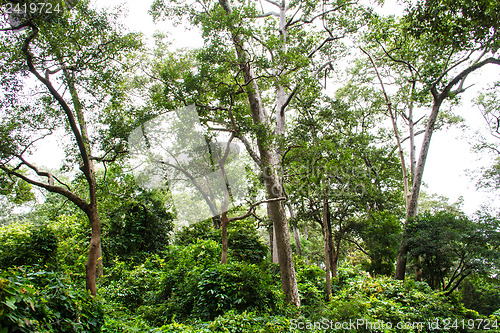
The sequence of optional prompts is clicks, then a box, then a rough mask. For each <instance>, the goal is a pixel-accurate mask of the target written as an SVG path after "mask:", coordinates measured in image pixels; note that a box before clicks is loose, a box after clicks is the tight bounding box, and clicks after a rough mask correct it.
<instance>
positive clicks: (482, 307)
mask: <svg viewBox="0 0 500 333" xmlns="http://www.w3.org/2000/svg"><path fill="white" fill-rule="evenodd" d="M459 292H460V297H461V300H462V302H463V303H464V305H465V306H466V307H467V308H470V309H473V310H476V311H477V312H479V313H481V314H483V315H487V316H488V315H491V314H493V313H494V312H495V311H497V310H499V309H500V279H499V278H498V277H496V278H492V277H489V276H484V275H479V274H474V275H472V276H470V277H468V278H467V279H466V280H465V281H464V282H463V283H462V284H461V285H460V287H459Z"/></svg>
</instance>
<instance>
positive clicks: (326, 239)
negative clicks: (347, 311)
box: [323, 198, 332, 300]
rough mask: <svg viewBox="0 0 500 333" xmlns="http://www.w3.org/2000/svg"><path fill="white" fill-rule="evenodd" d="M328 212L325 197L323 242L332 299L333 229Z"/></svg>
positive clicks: (326, 274)
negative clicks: (330, 226) (330, 225)
mask: <svg viewBox="0 0 500 333" xmlns="http://www.w3.org/2000/svg"><path fill="white" fill-rule="evenodd" d="M329 215H330V214H329V212H328V199H326V198H324V199H323V244H324V251H325V276H326V298H327V300H330V297H331V296H332V281H331V275H330V272H331V262H332V261H331V259H332V258H331V253H332V249H331V245H332V242H331V238H332V234H331V233H330V231H331V229H330V228H329V227H328V225H329V224H330V223H329V222H330V221H329V220H330V216H329Z"/></svg>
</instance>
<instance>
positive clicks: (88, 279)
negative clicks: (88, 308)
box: [85, 207, 102, 296]
mask: <svg viewBox="0 0 500 333" xmlns="http://www.w3.org/2000/svg"><path fill="white" fill-rule="evenodd" d="M88 218H89V221H90V227H91V229H92V235H91V237H90V246H89V253H88V257H87V263H86V264H85V286H86V288H87V290H90V294H91V295H92V296H96V295H97V287H96V277H97V276H98V275H97V273H98V271H97V267H98V266H102V258H99V251H100V249H101V221H100V219H99V214H98V213H97V208H96V207H90V209H89V213H88Z"/></svg>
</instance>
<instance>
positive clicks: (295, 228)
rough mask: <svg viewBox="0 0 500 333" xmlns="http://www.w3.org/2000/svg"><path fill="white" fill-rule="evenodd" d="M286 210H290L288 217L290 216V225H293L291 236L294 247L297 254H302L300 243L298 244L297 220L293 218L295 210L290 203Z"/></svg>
mask: <svg viewBox="0 0 500 333" xmlns="http://www.w3.org/2000/svg"><path fill="white" fill-rule="evenodd" d="M288 210H289V211H290V217H291V218H292V227H293V237H294V239H295V248H296V249H297V254H298V255H299V256H302V245H301V244H300V231H299V226H298V222H297V220H296V219H295V212H294V210H293V208H292V206H291V205H288Z"/></svg>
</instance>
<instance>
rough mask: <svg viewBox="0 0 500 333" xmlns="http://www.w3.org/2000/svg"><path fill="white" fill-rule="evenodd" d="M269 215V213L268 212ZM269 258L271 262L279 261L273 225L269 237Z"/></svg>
mask: <svg viewBox="0 0 500 333" xmlns="http://www.w3.org/2000/svg"><path fill="white" fill-rule="evenodd" d="M269 216H271V214H269ZM271 260H272V263H273V264H277V263H279V259H278V245H277V243H276V229H275V228H274V225H273V227H272V237H271Z"/></svg>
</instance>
